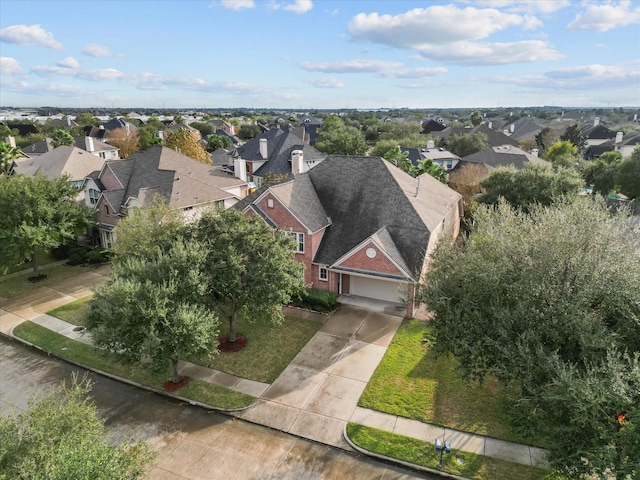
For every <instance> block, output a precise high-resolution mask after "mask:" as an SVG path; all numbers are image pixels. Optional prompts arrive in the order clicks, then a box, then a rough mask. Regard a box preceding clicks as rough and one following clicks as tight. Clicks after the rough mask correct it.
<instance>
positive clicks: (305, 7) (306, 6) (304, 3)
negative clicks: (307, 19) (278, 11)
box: [283, 0, 313, 13]
mask: <svg viewBox="0 0 640 480" xmlns="http://www.w3.org/2000/svg"><path fill="white" fill-rule="evenodd" d="M283 8H284V9H285V10H289V11H291V12H295V13H307V12H308V11H309V10H311V9H312V8H313V2H312V1H311V0H295V1H294V2H293V3H292V4H290V5H285V6H284V7H283Z"/></svg>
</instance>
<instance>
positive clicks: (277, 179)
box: [262, 172, 289, 183]
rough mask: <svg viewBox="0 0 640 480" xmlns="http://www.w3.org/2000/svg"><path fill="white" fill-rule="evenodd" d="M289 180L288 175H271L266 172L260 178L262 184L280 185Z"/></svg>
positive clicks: (271, 173)
mask: <svg viewBox="0 0 640 480" xmlns="http://www.w3.org/2000/svg"><path fill="white" fill-rule="evenodd" d="M288 178H289V174H288V173H273V172H267V173H265V174H264V177H263V178H262V179H263V180H264V183H282V182H284V181H285V180H287V179H288Z"/></svg>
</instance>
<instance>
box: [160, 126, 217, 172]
mask: <svg viewBox="0 0 640 480" xmlns="http://www.w3.org/2000/svg"><path fill="white" fill-rule="evenodd" d="M165 145H166V146H167V147H169V148H172V149H174V150H176V151H178V152H180V153H182V154H184V155H186V156H188V157H191V158H193V159H194V160H198V161H199V162H202V163H205V164H207V165H208V164H210V163H211V157H210V156H209V154H208V153H207V151H206V150H205V149H204V148H202V147H201V146H200V143H199V142H198V139H197V138H196V137H195V135H194V134H193V133H192V132H191V131H189V130H188V129H186V128H180V129H178V130H176V131H174V132H171V133H170V134H169V135H168V136H167V141H166V143H165Z"/></svg>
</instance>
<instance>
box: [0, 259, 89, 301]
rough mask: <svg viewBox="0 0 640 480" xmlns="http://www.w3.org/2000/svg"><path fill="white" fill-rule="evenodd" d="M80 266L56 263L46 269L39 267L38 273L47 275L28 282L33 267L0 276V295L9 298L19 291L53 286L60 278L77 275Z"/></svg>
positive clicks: (25, 291) (19, 292) (24, 291)
mask: <svg viewBox="0 0 640 480" xmlns="http://www.w3.org/2000/svg"><path fill="white" fill-rule="evenodd" d="M80 268H82V267H72V266H70V265H56V266H55V267H50V268H46V269H40V270H39V272H40V274H45V275H47V278H46V279H45V280H42V281H39V282H35V283H32V282H29V281H27V278H29V277H30V276H32V275H33V269H31V270H29V271H25V272H24V273H23V274H21V275H18V276H16V277H11V278H4V279H3V278H0V297H5V298H11V297H15V296H16V295H20V294H21V293H27V292H30V291H32V290H35V289H36V288H40V287H51V286H55V285H56V283H58V282H60V281H61V280H65V279H67V278H70V277H73V276H74V275H78V273H79V272H80Z"/></svg>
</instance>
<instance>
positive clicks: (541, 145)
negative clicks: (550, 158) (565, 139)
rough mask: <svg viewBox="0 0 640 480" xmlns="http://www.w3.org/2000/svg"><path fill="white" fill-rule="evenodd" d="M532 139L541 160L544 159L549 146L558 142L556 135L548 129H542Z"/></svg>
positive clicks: (558, 138)
mask: <svg viewBox="0 0 640 480" xmlns="http://www.w3.org/2000/svg"><path fill="white" fill-rule="evenodd" d="M534 138H535V141H536V145H537V147H538V154H539V155H540V157H543V158H546V153H547V150H549V148H550V147H551V145H553V144H554V143H557V142H558V141H559V140H560V137H559V136H558V134H557V133H556V132H554V131H552V130H551V129H550V128H549V127H544V128H543V129H542V130H540V133H538V134H537V135H536V136H535V137H534Z"/></svg>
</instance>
